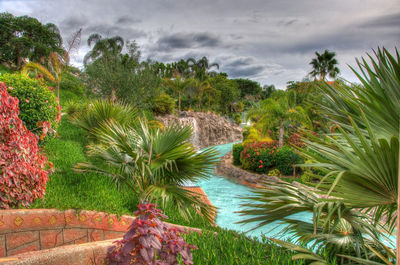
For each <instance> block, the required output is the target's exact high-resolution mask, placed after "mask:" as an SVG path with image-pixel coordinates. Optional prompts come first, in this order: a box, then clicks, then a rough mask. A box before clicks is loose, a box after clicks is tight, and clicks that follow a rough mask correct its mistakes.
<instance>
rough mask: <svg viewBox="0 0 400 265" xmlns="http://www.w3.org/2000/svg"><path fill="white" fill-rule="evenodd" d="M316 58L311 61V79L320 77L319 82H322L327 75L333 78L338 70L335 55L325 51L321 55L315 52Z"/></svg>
mask: <svg viewBox="0 0 400 265" xmlns="http://www.w3.org/2000/svg"><path fill="white" fill-rule="evenodd" d="M315 55H316V56H317V58H314V59H313V60H312V61H311V63H310V64H311V65H312V67H313V70H312V71H311V72H310V75H311V76H312V77H317V76H319V77H320V80H321V81H324V80H325V78H326V76H327V75H329V76H330V77H331V78H335V77H336V76H337V75H338V74H339V73H340V70H339V68H338V67H337V65H338V61H337V60H336V59H335V56H336V53H335V52H330V51H328V50H325V51H324V53H323V54H320V53H318V52H315Z"/></svg>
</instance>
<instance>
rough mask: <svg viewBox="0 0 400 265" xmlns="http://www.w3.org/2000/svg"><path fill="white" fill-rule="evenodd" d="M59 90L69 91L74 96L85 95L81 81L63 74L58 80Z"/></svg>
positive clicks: (65, 73) (73, 76)
mask: <svg viewBox="0 0 400 265" xmlns="http://www.w3.org/2000/svg"><path fill="white" fill-rule="evenodd" d="M60 89H61V90H66V91H71V92H73V93H74V94H75V95H80V96H83V95H84V94H85V88H84V85H83V83H82V81H81V80H79V78H78V77H76V76H75V75H73V74H71V73H68V72H64V73H62V75H61V78H60Z"/></svg>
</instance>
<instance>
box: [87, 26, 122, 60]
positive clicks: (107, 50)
mask: <svg viewBox="0 0 400 265" xmlns="http://www.w3.org/2000/svg"><path fill="white" fill-rule="evenodd" d="M87 43H88V46H89V47H91V46H92V44H94V46H93V48H92V50H91V51H89V52H88V53H87V54H86V55H85V57H84V58H83V63H84V64H85V65H87V64H88V63H89V62H90V61H95V60H96V59H99V58H101V57H103V56H109V55H116V54H120V53H121V51H122V48H123V47H124V39H123V38H122V37H120V36H115V37H112V38H105V39H104V38H103V37H102V36H101V35H100V34H98V33H94V34H92V35H90V36H89V38H88V41H87Z"/></svg>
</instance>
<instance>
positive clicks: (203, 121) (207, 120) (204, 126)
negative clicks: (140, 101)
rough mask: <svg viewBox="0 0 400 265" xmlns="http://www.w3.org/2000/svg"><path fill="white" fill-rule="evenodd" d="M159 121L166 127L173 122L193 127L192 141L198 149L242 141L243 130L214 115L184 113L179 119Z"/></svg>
mask: <svg viewBox="0 0 400 265" xmlns="http://www.w3.org/2000/svg"><path fill="white" fill-rule="evenodd" d="M158 119H159V120H160V121H161V122H162V123H163V124H164V125H165V126H167V125H168V124H171V123H173V122H178V123H180V124H182V125H190V126H192V128H193V130H194V134H193V137H192V139H191V141H192V143H193V144H194V146H195V147H196V149H202V148H205V147H209V146H213V145H219V144H227V143H232V142H238V141H241V140H242V128H241V127H240V126H239V125H236V124H234V123H232V122H230V121H229V120H227V119H225V118H223V117H221V116H219V115H217V114H214V113H204V112H192V111H182V112H181V113H180V114H179V117H177V116H174V115H165V116H163V117H158Z"/></svg>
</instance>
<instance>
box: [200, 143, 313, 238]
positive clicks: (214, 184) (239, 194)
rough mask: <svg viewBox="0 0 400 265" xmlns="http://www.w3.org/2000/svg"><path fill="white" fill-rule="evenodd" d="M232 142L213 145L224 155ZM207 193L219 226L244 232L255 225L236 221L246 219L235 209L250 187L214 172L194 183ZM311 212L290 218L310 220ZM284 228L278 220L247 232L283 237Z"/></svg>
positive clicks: (253, 234)
mask: <svg viewBox="0 0 400 265" xmlns="http://www.w3.org/2000/svg"><path fill="white" fill-rule="evenodd" d="M233 144H234V143H229V144H224V145H217V146H214V148H215V149H216V150H218V151H219V153H220V156H224V155H225V154H227V153H228V152H229V151H231V150H232V145H233ZM196 185H198V186H200V187H201V188H202V189H203V190H204V192H205V193H206V194H207V196H208V198H209V199H210V201H211V203H212V204H213V205H214V206H216V207H217V208H218V214H217V218H216V224H217V225H219V226H220V227H223V228H227V229H232V230H236V231H240V232H246V231H248V230H250V229H251V228H253V227H254V226H256V225H257V224H256V223H250V224H237V223H236V222H238V221H241V220H244V219H246V217H245V216H240V215H239V214H238V213H235V211H239V210H241V207H240V204H243V203H244V202H245V200H244V199H243V197H247V196H250V195H252V189H251V188H249V187H247V186H244V185H240V184H237V183H235V182H232V181H230V180H228V179H226V178H224V177H223V176H221V175H218V174H217V173H215V172H214V174H213V175H210V178H209V179H207V180H201V181H199V182H197V183H196ZM311 217H312V215H311V213H301V214H295V215H292V216H291V218H293V219H296V220H304V221H310V220H311ZM284 228H285V225H284V224H280V223H279V222H276V223H272V224H269V225H266V226H263V227H261V228H258V229H256V230H253V231H250V232H249V233H247V235H249V236H255V237H258V238H261V235H265V236H267V237H275V238H284V237H282V234H281V233H280V232H282V230H283V229H284Z"/></svg>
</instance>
